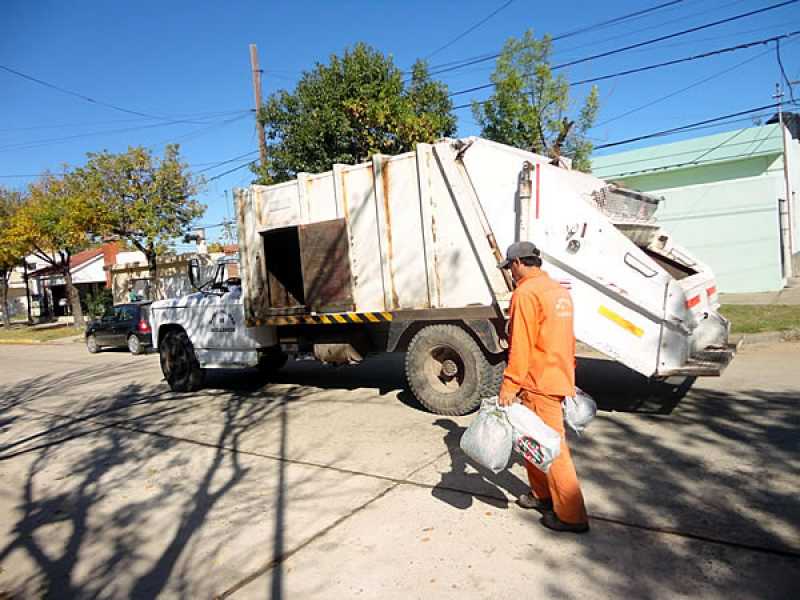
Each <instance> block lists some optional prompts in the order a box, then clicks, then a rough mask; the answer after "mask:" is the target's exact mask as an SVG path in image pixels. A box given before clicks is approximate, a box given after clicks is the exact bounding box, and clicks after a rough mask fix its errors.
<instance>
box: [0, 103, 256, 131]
mask: <svg viewBox="0 0 800 600" xmlns="http://www.w3.org/2000/svg"><path fill="white" fill-rule="evenodd" d="M249 110H250V109H247V108H246V109H237V110H223V111H214V112H202V113H190V114H185V115H176V117H175V118H197V119H211V118H214V117H224V116H227V115H232V114H238V113H241V112H247V111H249ZM142 119H147V120H152V119H151V118H150V117H138V118H135V119H134V118H129V119H113V120H110V121H93V122H91V123H86V122H84V123H54V124H52V125H34V126H30V127H5V128H3V129H0V132H10V131H34V130H37V129H68V128H70V127H93V126H95V125H114V124H117V123H131V122H137V121H141V120H142Z"/></svg>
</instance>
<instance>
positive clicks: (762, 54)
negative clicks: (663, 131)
mask: <svg viewBox="0 0 800 600" xmlns="http://www.w3.org/2000/svg"><path fill="white" fill-rule="evenodd" d="M770 52H772V50H771V49H767V50H765V51H764V52H759V53H758V54H756V55H755V56H751V57H750V58H748V59H746V60H743V61H742V62H739V63H736V64H735V65H733V66H732V67H729V68H727V69H723V70H722V71H718V72H716V73H714V74H713V75H710V76H708V77H704V78H703V79H700V80H698V81H695V82H694V83H691V84H689V85H687V86H685V87H682V88H680V89H678V90H675V91H674V92H670V93H669V94H666V95H665V96H661V97H659V98H656V99H655V100H651V101H649V102H646V103H645V104H642V105H641V106H637V107H636V108H632V109H631V110H628V111H625V112H624V113H621V114H618V115H617V116H615V117H611V118H610V119H606V120H605V121H602V122H600V123H598V124H596V125H595V126H594V127H593V129H594V128H595V127H602V126H603V125H608V124H609V123H613V122H614V121H618V120H619V119H623V118H625V117H628V116H630V115H632V114H633V113H636V112H639V111H640V110H644V109H645V108H650V107H651V106H654V105H655V104H658V103H660V102H663V101H664V100H669V99H670V98H673V97H675V96H677V95H678V94H682V93H683V92H686V91H688V90H690V89H692V88H695V87H697V86H700V85H703V84H704V83H708V82H709V81H711V80H712V79H716V78H717V77H721V76H722V75H726V74H727V73H730V72H731V71H735V70H736V69H738V68H740V67H743V66H744V65H746V64H748V63H751V62H753V61H754V60H757V59H759V58H761V57H762V56H765V55H766V54H769V53H770Z"/></svg>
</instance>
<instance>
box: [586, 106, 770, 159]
mask: <svg viewBox="0 0 800 600" xmlns="http://www.w3.org/2000/svg"><path fill="white" fill-rule="evenodd" d="M778 106H780V104H779V103H774V104H766V105H764V106H759V107H757V108H751V109H748V110H743V111H739V112H735V113H731V114H727V115H722V116H719V117H713V118H710V119H704V120H702V121H697V122H695V123H689V124H688V125H681V126H679V127H672V128H671V129H664V130H663V131H656V132H654V133H647V134H644V135H639V136H636V137H631V138H627V139H624V140H619V141H616V142H609V143H607V144H600V145H598V146H595V147H594V149H595V150H602V149H604V148H613V147H615V146H622V145H624V144H632V143H633V142H639V141H642V140H649V139H652V138H656V137H663V136H667V135H673V134H676V133H683V132H684V131H691V130H693V129H695V128H698V127H699V126H700V125H707V124H709V123H715V122H718V121H722V120H725V119H730V118H733V117H741V116H743V115H751V114H753V113H757V112H762V111H764V110H767V109H775V108H778Z"/></svg>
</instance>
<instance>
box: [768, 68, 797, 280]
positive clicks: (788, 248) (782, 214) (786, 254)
mask: <svg viewBox="0 0 800 600" xmlns="http://www.w3.org/2000/svg"><path fill="white" fill-rule="evenodd" d="M773 98H775V101H776V103H777V105H778V123H779V125H780V131H781V141H782V142H783V183H784V197H783V198H782V199H780V200H779V205H778V218H779V220H780V228H781V246H782V251H783V252H782V254H783V275H784V277H786V278H787V279H790V278H791V277H792V276H793V275H794V274H793V272H792V255H793V251H794V239H793V238H794V231H793V230H794V227H793V225H794V224H793V223H792V221H793V219H794V215H793V214H792V213H793V212H794V211H793V210H792V209H793V206H792V185H791V182H790V180H789V161H788V158H789V156H788V149H787V147H786V133H787V132H786V127H785V125H784V124H783V87H782V86H781V84H780V83H776V84H775V95H774V96H773Z"/></svg>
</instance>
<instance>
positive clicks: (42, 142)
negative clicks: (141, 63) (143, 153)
mask: <svg viewBox="0 0 800 600" xmlns="http://www.w3.org/2000/svg"><path fill="white" fill-rule="evenodd" d="M244 112H245V114H241V115H239V116H236V117H234V118H232V119H226V120H223V121H221V122H218V123H215V124H212V125H210V126H209V128H216V127H219V126H222V125H226V124H228V123H232V122H234V121H238V120H239V119H242V118H244V117H246V116H247V113H249V110H248V111H244ZM186 123H191V121H186V120H175V121H166V122H163V123H150V124H148V125H136V126H133V127H123V128H119V129H104V130H102V131H91V132H84V133H78V134H74V135H68V136H63V137H58V138H48V139H39V140H33V141H30V142H17V143H14V144H8V145H6V146H0V152H5V151H12V150H29V149H32V148H39V147H41V146H49V145H51V144H58V143H62V142H69V141H72V140H77V139H81V138H86V137H93V136H96V135H111V134H118V133H128V132H131V131H141V130H144V129H155V128H158V127H169V126H171V125H182V124H186ZM204 130H205V129H203V131H204ZM187 135H192V134H187ZM176 139H179V138H176Z"/></svg>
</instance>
